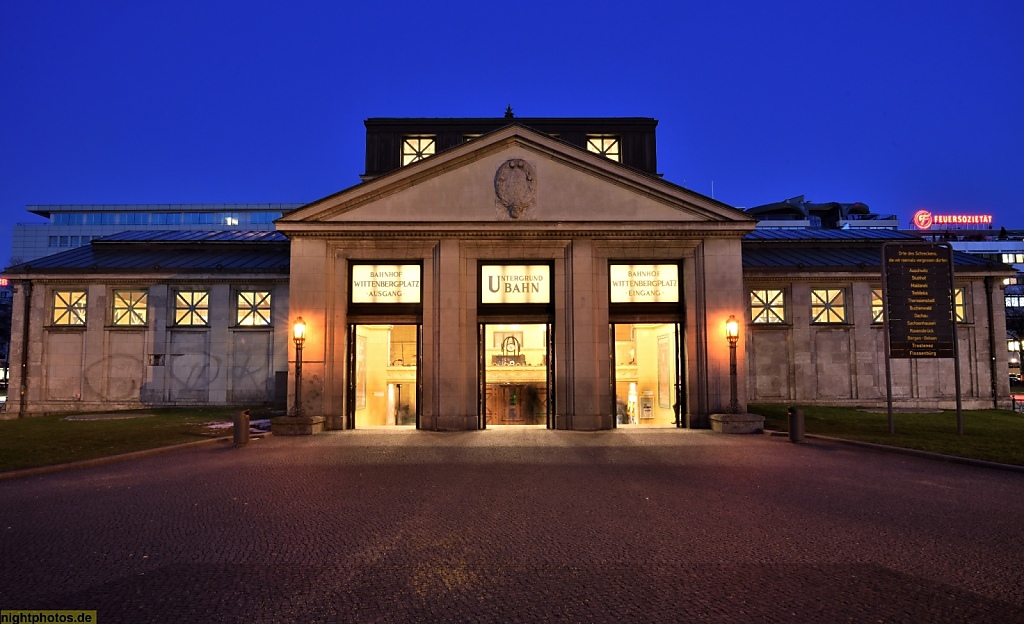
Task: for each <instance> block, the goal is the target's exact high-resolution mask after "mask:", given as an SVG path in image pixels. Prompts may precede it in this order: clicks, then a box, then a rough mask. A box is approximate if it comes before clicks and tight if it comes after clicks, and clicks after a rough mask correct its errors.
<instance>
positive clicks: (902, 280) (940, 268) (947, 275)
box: [883, 244, 956, 358]
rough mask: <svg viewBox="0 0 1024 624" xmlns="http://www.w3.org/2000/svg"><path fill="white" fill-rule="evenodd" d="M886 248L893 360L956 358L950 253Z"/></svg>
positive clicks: (937, 247) (923, 247) (918, 247)
mask: <svg viewBox="0 0 1024 624" xmlns="http://www.w3.org/2000/svg"><path fill="white" fill-rule="evenodd" d="M883 249H884V250H885V251H884V256H883V262H884V264H885V266H884V267H883V269H884V271H885V278H886V293H885V304H886V306H887V309H888V320H889V355H890V357H893V358H951V357H955V353H956V352H955V350H954V346H955V345H954V340H955V339H956V338H955V333H954V325H953V296H952V290H953V288H952V286H953V283H952V271H951V270H950V267H951V266H952V265H951V261H952V253H951V250H950V248H949V247H946V246H942V245H927V244H907V245H899V244H888V245H885V246H884V247H883Z"/></svg>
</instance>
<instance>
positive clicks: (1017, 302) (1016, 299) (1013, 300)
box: [1005, 295, 1024, 308]
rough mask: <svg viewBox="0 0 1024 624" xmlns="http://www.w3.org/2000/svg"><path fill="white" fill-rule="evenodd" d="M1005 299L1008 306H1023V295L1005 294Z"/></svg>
mask: <svg viewBox="0 0 1024 624" xmlns="http://www.w3.org/2000/svg"><path fill="white" fill-rule="evenodd" d="M1005 301H1006V307H1008V308H1024V296H1021V295H1006V297H1005Z"/></svg>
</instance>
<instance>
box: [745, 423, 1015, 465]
mask: <svg viewBox="0 0 1024 624" xmlns="http://www.w3.org/2000/svg"><path fill="white" fill-rule="evenodd" d="M765 433H767V434H768V435H770V436H772V437H789V432H787V431H781V430H777V429H772V430H768V429H766V430H765ZM804 438H809V439H812V440H822V441H825V442H835V443H838V444H846V445H847V446H858V447H860V448H865V449H871V450H874V451H882V452H885V453H898V454H900V455H910V456H913V457H920V458H922V459H934V460H938V461H944V462H947V463H950V464H962V465H965V466H975V467H977V468H994V469H996V470H1005V471H1008V472H1019V473H1022V474H1024V466H1015V465H1013V464H1000V463H999V462H991V461H985V460H984V459H971V458H969V457H957V456H956V455H943V454H942V453H933V452H931V451H922V450H919V449H908V448H903V447H901V446H888V445H886V444H876V443H874V442H862V441H860V440H847V439H845V438H831V437H829V436H823V435H817V434H804ZM796 444H799V442H797V443H796Z"/></svg>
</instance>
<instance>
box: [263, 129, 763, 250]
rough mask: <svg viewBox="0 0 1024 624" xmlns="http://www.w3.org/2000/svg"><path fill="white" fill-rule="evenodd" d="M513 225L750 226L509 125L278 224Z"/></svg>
mask: <svg viewBox="0 0 1024 624" xmlns="http://www.w3.org/2000/svg"><path fill="white" fill-rule="evenodd" d="M511 222H517V223H531V222H532V223H535V224H538V225H540V224H542V223H545V222H549V223H561V224H566V223H572V222H581V223H584V222H585V223H590V224H596V223H601V222H607V223H612V222H614V223H622V222H650V223H654V222H694V223H705V224H708V225H712V224H720V225H725V226H728V225H739V224H745V223H748V222H750V219H749V218H748V217H746V216H745V215H744V214H743V213H742V212H741V211H739V210H736V209H734V208H731V207H729V206H727V205H725V204H723V203H721V202H718V201H715V200H713V199H711V198H708V197H705V196H703V195H701V194H699V193H695V192H693V191H690V190H688V189H685V188H682V187H680V186H676V185H674V184H671V183H668V182H665V181H664V180H661V179H660V178H657V177H653V176H650V175H647V174H644V173H641V172H638V171H635V170H633V169H630V168H628V167H624V166H621V165H619V164H618V163H615V162H612V161H609V160H607V159H605V158H604V157H602V156H599V155H596V154H592V153H589V152H585V151H583V150H580V149H578V148H576V147H573V146H571V145H567V144H565V143H562V142H560V141H557V140H555V139H553V138H551V137H548V136H546V135H544V134H541V133H538V132H535V131H533V130H530V129H529V128H525V127H522V126H515V125H513V126H509V127H506V128H503V129H501V130H497V131H495V132H492V133H490V134H488V135H485V136H483V137H481V138H479V139H475V140H473V141H470V142H468V143H465V144H463V145H460V146H459V147H456V148H454V149H450V150H448V151H446V152H443V153H440V154H437V155H434V156H432V157H430V158H427V159H425V160H422V161H420V162H417V163H414V164H412V165H409V166H406V167H403V168H402V169H399V170H397V171H394V172H392V173H390V174H387V175H384V176H381V177H379V178H376V179H374V180H371V181H369V182H364V183H362V184H359V185H356V186H353V187H351V188H349V189H346V190H343V191H340V192H338V193H336V194H334V195H330V196H328V197H325V198H323V199H321V200H318V201H315V202H312V203H310V204H308V205H306V206H303V207H302V208H299V209H298V210H295V211H293V212H291V213H289V214H287V215H285V216H284V217H283V218H282V219H280V220H279V221H278V222H277V224H278V229H279V230H281V231H283V232H285V233H288V231H289V230H293V231H297V230H304V229H307V228H308V227H309V226H311V225H314V224H318V225H320V226H322V227H324V228H325V229H330V228H331V225H332V224H336V225H337V226H344V225H346V224H357V223H364V224H375V223H394V224H403V223H404V224H414V223H418V224H460V223H462V224H469V223H474V224H486V223H495V224H498V223H511ZM751 223H752V222H751Z"/></svg>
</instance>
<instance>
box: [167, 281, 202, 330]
mask: <svg viewBox="0 0 1024 624" xmlns="http://www.w3.org/2000/svg"><path fill="white" fill-rule="evenodd" d="M209 322H210V293H208V292H207V291H205V290H180V291H178V292H177V293H175V294H174V324H175V325H197V326H201V325H207V324H209Z"/></svg>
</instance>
